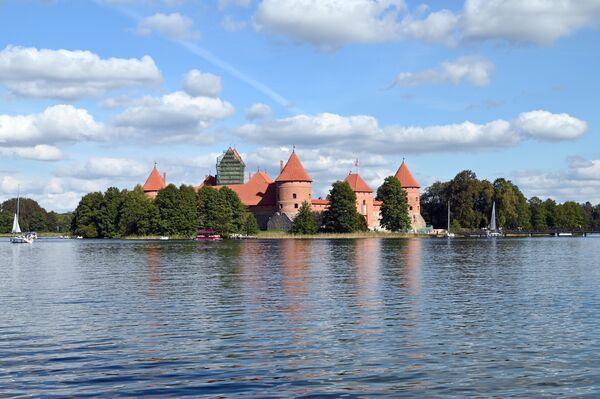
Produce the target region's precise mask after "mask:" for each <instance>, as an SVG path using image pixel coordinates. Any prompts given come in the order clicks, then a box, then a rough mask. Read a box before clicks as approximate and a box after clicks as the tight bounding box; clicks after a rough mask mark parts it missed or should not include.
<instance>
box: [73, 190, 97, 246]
mask: <svg viewBox="0 0 600 399" xmlns="http://www.w3.org/2000/svg"><path fill="white" fill-rule="evenodd" d="M103 207H104V196H103V195H102V193H101V192H94V193H89V194H86V195H84V196H83V198H81V201H79V204H78V205H77V208H76V209H75V213H74V215H73V221H72V224H71V230H72V231H73V233H74V234H76V235H80V236H82V237H85V238H102V237H104V236H103V231H102V227H101V226H102V219H103V214H102V212H103V211H102V209H103Z"/></svg>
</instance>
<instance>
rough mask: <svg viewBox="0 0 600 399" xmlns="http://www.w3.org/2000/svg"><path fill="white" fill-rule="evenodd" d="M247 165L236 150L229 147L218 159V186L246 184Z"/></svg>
mask: <svg viewBox="0 0 600 399" xmlns="http://www.w3.org/2000/svg"><path fill="white" fill-rule="evenodd" d="M245 168H246V164H245V163H244V161H243V160H242V157H241V156H240V154H239V153H238V152H237V151H236V149H235V148H232V147H229V148H228V149H227V151H225V152H224V153H223V154H222V155H221V156H219V157H218V158H217V176H216V178H217V185H219V186H221V185H227V184H244V169H245Z"/></svg>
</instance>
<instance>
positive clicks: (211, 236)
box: [196, 230, 223, 241]
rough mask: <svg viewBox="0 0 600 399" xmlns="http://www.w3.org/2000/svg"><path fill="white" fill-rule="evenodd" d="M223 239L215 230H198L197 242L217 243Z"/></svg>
mask: <svg viewBox="0 0 600 399" xmlns="http://www.w3.org/2000/svg"><path fill="white" fill-rule="evenodd" d="M222 239H223V237H221V235H220V234H219V233H217V232H216V231H214V230H198V231H197V232H196V241H206V240H209V241H216V240H222Z"/></svg>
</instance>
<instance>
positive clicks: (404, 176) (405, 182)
mask: <svg viewBox="0 0 600 399" xmlns="http://www.w3.org/2000/svg"><path fill="white" fill-rule="evenodd" d="M396 179H398V180H399V181H400V184H402V188H419V187H421V186H419V183H418V182H417V181H416V180H415V178H414V177H413V175H412V173H410V170H408V166H406V163H404V161H402V165H400V167H399V168H398V171H397V172H396Z"/></svg>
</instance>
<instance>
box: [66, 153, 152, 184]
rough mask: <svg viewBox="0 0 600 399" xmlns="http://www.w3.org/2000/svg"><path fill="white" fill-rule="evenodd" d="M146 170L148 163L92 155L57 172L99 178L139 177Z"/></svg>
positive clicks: (83, 177) (78, 176) (85, 177)
mask: <svg viewBox="0 0 600 399" xmlns="http://www.w3.org/2000/svg"><path fill="white" fill-rule="evenodd" d="M148 170H149V169H148V165H143V164H141V163H140V162H138V161H135V160H131V159H126V158H108V157H92V158H89V159H87V160H86V161H85V162H83V163H80V164H76V165H71V166H69V167H68V168H65V169H64V170H62V171H60V172H59V174H60V175H61V176H72V177H77V178H82V179H100V178H104V177H113V178H114V177H119V178H122V177H141V176H143V175H145V174H147V173H148ZM142 183H143V182H142Z"/></svg>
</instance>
